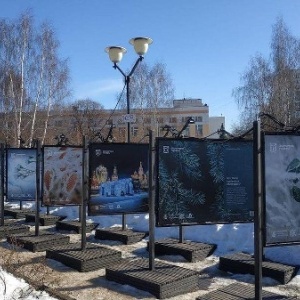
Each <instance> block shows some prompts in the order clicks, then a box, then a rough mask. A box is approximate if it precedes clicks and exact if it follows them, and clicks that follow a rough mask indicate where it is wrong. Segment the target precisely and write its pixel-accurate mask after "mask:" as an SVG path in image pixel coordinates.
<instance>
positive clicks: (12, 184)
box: [6, 148, 37, 201]
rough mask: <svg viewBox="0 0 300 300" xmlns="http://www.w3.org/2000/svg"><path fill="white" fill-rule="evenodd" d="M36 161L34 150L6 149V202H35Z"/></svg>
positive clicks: (35, 151)
mask: <svg viewBox="0 0 300 300" xmlns="http://www.w3.org/2000/svg"><path fill="white" fill-rule="evenodd" d="M36 159H37V150H36V149H30V148H8V149H6V172H7V173H6V201H32V200H35V197H36Z"/></svg>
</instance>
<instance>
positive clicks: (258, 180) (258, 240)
mask: <svg viewBox="0 0 300 300" xmlns="http://www.w3.org/2000/svg"><path fill="white" fill-rule="evenodd" d="M253 129H254V130H253V148H254V149H253V150H254V151H253V162H254V176H253V177H254V212H255V217H254V255H255V299H257V300H261V299H262V257H263V245H262V200H263V199H262V148H261V131H260V121H254V122H253Z"/></svg>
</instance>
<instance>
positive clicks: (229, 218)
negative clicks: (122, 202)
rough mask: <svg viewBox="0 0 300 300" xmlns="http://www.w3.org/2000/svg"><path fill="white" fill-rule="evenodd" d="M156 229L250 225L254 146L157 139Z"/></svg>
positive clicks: (234, 141)
mask: <svg viewBox="0 0 300 300" xmlns="http://www.w3.org/2000/svg"><path fill="white" fill-rule="evenodd" d="M156 149H157V165H158V173H157V179H156V187H157V192H156V212H157V216H156V221H157V226H172V225H192V224H210V223H228V222H252V221H253V217H254V212H253V142H252V141H246V140H209V139H207V140H196V139H170V138H157V139H156Z"/></svg>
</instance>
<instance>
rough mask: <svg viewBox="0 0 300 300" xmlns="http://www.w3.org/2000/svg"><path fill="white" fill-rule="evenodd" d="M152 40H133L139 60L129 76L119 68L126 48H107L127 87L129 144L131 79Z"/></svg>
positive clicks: (128, 132) (137, 38)
mask: <svg viewBox="0 0 300 300" xmlns="http://www.w3.org/2000/svg"><path fill="white" fill-rule="evenodd" d="M152 42H153V41H152V39H150V38H148V37H136V38H132V39H131V40H130V41H129V43H130V44H132V45H133V47H134V50H135V52H136V53H137V54H138V55H139V57H138V59H137V60H136V62H135V64H134V66H133V67H132V69H131V71H130V72H129V74H128V75H126V74H125V73H124V72H123V70H122V69H121V68H120V67H119V66H118V63H119V62H120V61H121V60H122V58H123V55H124V54H125V53H126V52H127V50H126V49H125V48H124V47H121V46H110V47H106V48H105V51H106V52H107V53H108V55H109V58H110V60H111V61H112V62H113V64H114V65H113V68H114V69H117V70H119V71H120V73H121V74H122V75H123V76H124V80H125V85H126V103H127V104H126V105H127V116H126V117H125V118H124V119H125V120H126V122H127V142H128V143H130V122H131V116H130V91H129V84H130V78H131V76H132V74H133V72H134V70H135V69H136V67H137V66H138V64H139V63H140V62H141V61H142V60H143V59H144V55H145V54H146V53H147V51H148V47H149V45H150V44H152Z"/></svg>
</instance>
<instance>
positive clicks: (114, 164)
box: [89, 144, 149, 215]
mask: <svg viewBox="0 0 300 300" xmlns="http://www.w3.org/2000/svg"><path fill="white" fill-rule="evenodd" d="M89 159H90V168H89V170H90V197H89V215H96V214H118V213H135V212H147V211H148V209H149V205H148V198H149V193H148V177H149V169H148V160H149V146H148V145H147V144H91V145H90V147H89Z"/></svg>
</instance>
